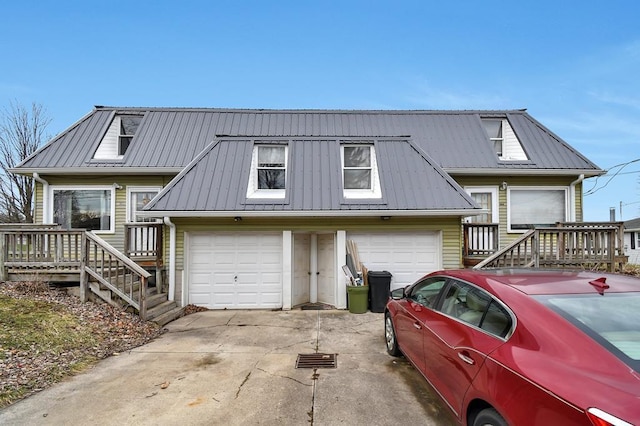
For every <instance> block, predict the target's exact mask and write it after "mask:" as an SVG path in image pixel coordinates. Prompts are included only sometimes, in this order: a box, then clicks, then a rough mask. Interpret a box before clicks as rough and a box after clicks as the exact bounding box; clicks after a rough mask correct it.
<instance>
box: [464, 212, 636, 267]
mask: <svg viewBox="0 0 640 426" xmlns="http://www.w3.org/2000/svg"><path fill="white" fill-rule="evenodd" d="M623 232H624V224H623V223H622V222H582V223H558V224H557V225H556V226H555V227H536V228H534V229H531V230H530V231H528V232H527V233H525V234H523V235H522V237H521V238H519V239H518V240H516V241H514V242H513V243H511V244H509V245H508V246H506V247H504V248H502V249H501V250H498V251H496V252H495V253H494V254H492V255H491V256H489V257H487V258H486V259H484V260H483V261H482V262H480V263H478V264H477V265H475V266H474V268H477V269H481V268H516V267H525V268H527V267H536V268H572V269H594V270H595V269H605V270H607V271H611V272H614V271H616V270H619V269H621V268H622V266H623V265H624V264H625V263H626V262H627V257H626V256H624V240H623Z"/></svg>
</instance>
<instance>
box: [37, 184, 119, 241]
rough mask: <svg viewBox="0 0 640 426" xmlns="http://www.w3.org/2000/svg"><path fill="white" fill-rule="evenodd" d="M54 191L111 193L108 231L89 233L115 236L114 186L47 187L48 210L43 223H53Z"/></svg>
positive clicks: (97, 230)
mask: <svg viewBox="0 0 640 426" xmlns="http://www.w3.org/2000/svg"><path fill="white" fill-rule="evenodd" d="M55 191H110V192H111V211H110V213H109V229H108V230H107V229H103V230H100V229H96V230H93V231H91V232H93V233H94V234H115V233H116V188H115V184H114V185H49V200H51V202H50V205H49V208H48V209H47V211H46V212H45V214H46V217H45V221H44V222H45V223H54V222H53V208H54V206H55V203H54V201H53V193H54V192H55Z"/></svg>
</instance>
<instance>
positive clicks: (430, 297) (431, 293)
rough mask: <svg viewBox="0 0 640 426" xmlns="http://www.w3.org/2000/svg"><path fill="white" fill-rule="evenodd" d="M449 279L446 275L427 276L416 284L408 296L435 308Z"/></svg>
mask: <svg viewBox="0 0 640 426" xmlns="http://www.w3.org/2000/svg"><path fill="white" fill-rule="evenodd" d="M446 282H447V279H446V278H444V277H431V278H427V279H425V280H423V281H421V282H420V283H418V284H416V285H415V286H414V287H413V288H412V289H411V291H410V292H409V295H408V298H409V299H411V300H413V301H414V302H415V303H419V304H421V305H423V306H426V307H428V308H433V307H434V306H435V304H436V302H437V301H438V296H439V295H440V291H441V290H442V288H443V287H444V284H445V283H446Z"/></svg>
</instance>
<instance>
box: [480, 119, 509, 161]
mask: <svg viewBox="0 0 640 426" xmlns="http://www.w3.org/2000/svg"><path fill="white" fill-rule="evenodd" d="M503 121H506V120H490V119H487V118H485V119H483V120H482V124H484V130H485V131H486V132H487V135H488V136H489V140H490V141H491V144H492V146H493V150H494V151H495V153H496V155H497V156H498V157H502V144H503V142H504V138H503V137H502V122H503Z"/></svg>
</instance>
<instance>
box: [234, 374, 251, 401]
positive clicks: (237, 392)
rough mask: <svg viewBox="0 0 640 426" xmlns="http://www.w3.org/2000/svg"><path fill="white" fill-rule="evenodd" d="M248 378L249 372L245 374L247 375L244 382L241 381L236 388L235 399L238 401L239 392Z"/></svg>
mask: <svg viewBox="0 0 640 426" xmlns="http://www.w3.org/2000/svg"><path fill="white" fill-rule="evenodd" d="M249 377H251V371H249V372H248V373H247V375H246V376H245V378H244V380H243V381H242V383H240V386H238V390H237V391H236V397H235V399H238V396H239V395H240V391H241V390H242V387H243V386H244V384H245V383H247V382H248V381H249Z"/></svg>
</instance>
